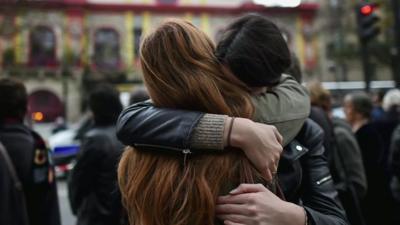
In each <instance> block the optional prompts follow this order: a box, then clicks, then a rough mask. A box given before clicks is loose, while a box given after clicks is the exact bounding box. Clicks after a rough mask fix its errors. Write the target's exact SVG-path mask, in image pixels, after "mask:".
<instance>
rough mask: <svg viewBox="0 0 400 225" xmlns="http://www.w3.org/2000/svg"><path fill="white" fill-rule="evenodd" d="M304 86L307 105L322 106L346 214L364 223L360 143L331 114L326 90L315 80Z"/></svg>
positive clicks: (352, 221)
mask: <svg viewBox="0 0 400 225" xmlns="http://www.w3.org/2000/svg"><path fill="white" fill-rule="evenodd" d="M307 88H308V89H309V92H310V99H311V105H312V106H313V107H318V108H320V109H321V110H323V112H324V114H325V115H326V118H327V119H328V120H329V124H331V126H332V129H333V130H332V131H333V132H332V135H333V136H332V138H333V139H332V142H331V148H330V149H331V151H332V152H331V156H332V159H331V163H330V169H331V173H332V176H333V181H334V183H335V187H336V190H337V191H338V193H339V197H340V200H341V202H342V204H343V207H344V209H345V210H346V214H347V218H348V219H349V222H350V224H352V225H362V224H365V221H364V218H363V215H362V211H361V204H360V203H361V201H362V199H363V198H364V197H365V195H366V193H367V179H366V176H365V170H364V164H363V159H362V155H361V150H360V147H359V146H358V143H357V140H356V138H355V136H354V134H353V132H352V130H351V127H350V125H349V124H348V123H347V122H346V121H344V120H342V119H339V118H336V117H333V116H332V98H331V94H330V92H329V91H328V90H326V89H325V88H324V87H323V86H322V84H321V83H320V82H315V81H314V82H309V83H307Z"/></svg>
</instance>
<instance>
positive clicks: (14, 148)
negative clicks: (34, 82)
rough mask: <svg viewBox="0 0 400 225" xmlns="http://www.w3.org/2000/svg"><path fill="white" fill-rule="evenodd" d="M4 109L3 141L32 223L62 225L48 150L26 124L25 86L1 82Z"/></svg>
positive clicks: (0, 127)
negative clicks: (20, 184)
mask: <svg viewBox="0 0 400 225" xmlns="http://www.w3.org/2000/svg"><path fill="white" fill-rule="evenodd" d="M0 106H1V107H0V141H1V142H2V143H3V144H4V146H5V148H6V149H7V152H8V154H9V156H10V158H11V160H12V163H13V166H14V167H15V170H16V172H17V175H18V178H19V180H20V181H21V183H22V186H23V191H24V196H25V200H26V206H27V213H28V217H29V223H30V224H31V225H59V224H60V213H59V205H58V197H57V187H56V183H55V180H54V170H53V167H52V166H51V164H50V161H49V153H48V149H47V147H46V145H45V142H44V141H43V139H42V138H41V137H40V136H39V134H37V133H36V132H34V131H32V130H31V129H29V128H28V127H26V126H25V125H24V123H23V120H24V117H25V114H26V111H27V92H26V89H25V86H24V84H22V83H21V82H19V81H16V80H12V79H7V78H5V79H0ZM0 185H3V183H0ZM2 201H3V200H2ZM21 216H22V215H21Z"/></svg>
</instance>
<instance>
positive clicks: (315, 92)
mask: <svg viewBox="0 0 400 225" xmlns="http://www.w3.org/2000/svg"><path fill="white" fill-rule="evenodd" d="M306 87H307V89H308V92H309V94H310V100H311V105H312V106H317V107H320V108H322V109H323V110H324V111H325V112H327V113H329V112H330V111H331V109H332V101H331V93H330V92H329V90H327V89H325V88H324V87H323V86H322V84H321V82H318V81H311V82H308V83H307V85H306Z"/></svg>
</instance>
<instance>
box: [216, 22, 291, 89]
mask: <svg viewBox="0 0 400 225" xmlns="http://www.w3.org/2000/svg"><path fill="white" fill-rule="evenodd" d="M216 56H217V57H218V59H219V60H220V61H221V62H222V63H224V64H225V65H227V66H228V67H229V68H230V69H231V71H232V72H233V73H234V74H235V75H236V76H237V77H238V78H239V79H240V80H242V81H243V82H244V83H246V84H247V85H248V86H250V87H261V86H269V85H275V84H277V83H278V82H279V79H280V77H281V75H282V73H283V72H284V71H286V70H287V69H288V68H289V66H290V65H291V55H290V52H289V48H288V46H287V43H286V41H285V39H284V38H283V36H282V33H281V31H280V30H279V28H278V27H277V26H276V25H275V24H274V23H273V22H272V21H270V20H268V19H267V18H265V17H263V16H261V15H257V14H247V15H245V16H242V17H240V18H238V19H237V20H235V21H234V22H233V23H231V24H230V25H229V26H228V27H227V28H226V29H225V30H224V32H223V34H222V36H221V39H220V41H219V43H218V46H217V49H216Z"/></svg>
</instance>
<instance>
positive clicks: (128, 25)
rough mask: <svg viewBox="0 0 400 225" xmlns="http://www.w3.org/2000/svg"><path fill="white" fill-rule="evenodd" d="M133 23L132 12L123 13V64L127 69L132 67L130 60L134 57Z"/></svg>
mask: <svg viewBox="0 0 400 225" xmlns="http://www.w3.org/2000/svg"><path fill="white" fill-rule="evenodd" d="M133 24H134V16H133V13H132V12H126V13H125V49H124V53H123V54H124V55H125V60H126V61H125V65H126V67H127V69H130V68H131V67H132V62H133V59H134V57H135V53H134V51H133V43H135V40H134V38H135V37H134V36H133Z"/></svg>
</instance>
